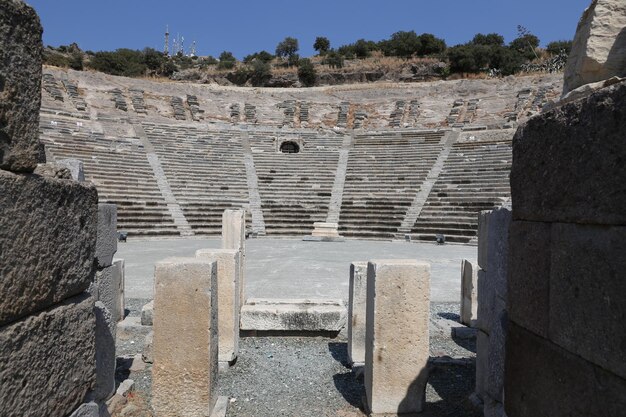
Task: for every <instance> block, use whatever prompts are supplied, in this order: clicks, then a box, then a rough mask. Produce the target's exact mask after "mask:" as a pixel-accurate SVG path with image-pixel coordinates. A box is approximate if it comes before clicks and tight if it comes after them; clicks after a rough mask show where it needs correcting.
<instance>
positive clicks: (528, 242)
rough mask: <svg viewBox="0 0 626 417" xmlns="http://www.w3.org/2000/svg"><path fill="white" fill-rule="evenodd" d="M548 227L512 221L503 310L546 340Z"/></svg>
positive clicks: (537, 223) (548, 278) (548, 257)
mask: <svg viewBox="0 0 626 417" xmlns="http://www.w3.org/2000/svg"><path fill="white" fill-rule="evenodd" d="M550 230H551V228H550V224H549V223H540V222H522V221H514V222H513V223H511V229H510V236H509V241H510V242H511V245H515V250H512V251H511V253H510V266H509V268H510V271H509V282H508V285H509V290H508V300H507V310H508V314H509V318H510V319H511V320H513V321H514V322H516V323H517V324H518V325H520V326H522V327H524V328H526V329H528V330H530V331H532V332H534V333H536V334H538V335H540V336H543V337H548V316H549V294H550V242H551V236H550Z"/></svg>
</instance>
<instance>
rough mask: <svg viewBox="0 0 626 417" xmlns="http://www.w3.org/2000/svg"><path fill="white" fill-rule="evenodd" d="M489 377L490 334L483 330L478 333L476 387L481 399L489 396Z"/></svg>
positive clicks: (483, 399)
mask: <svg viewBox="0 0 626 417" xmlns="http://www.w3.org/2000/svg"><path fill="white" fill-rule="evenodd" d="M488 378H489V336H488V335H487V333H485V332H483V331H480V330H479V331H478V334H477V335H476V388H475V392H476V394H477V395H478V398H480V399H481V401H483V402H484V401H485V399H486V398H487V396H488V394H487V379H488Z"/></svg>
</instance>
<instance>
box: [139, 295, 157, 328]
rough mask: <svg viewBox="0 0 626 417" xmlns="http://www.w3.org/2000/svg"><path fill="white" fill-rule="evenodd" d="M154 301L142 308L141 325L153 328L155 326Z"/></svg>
mask: <svg viewBox="0 0 626 417" xmlns="http://www.w3.org/2000/svg"><path fill="white" fill-rule="evenodd" d="M153 317H154V300H152V301H150V302H149V303H147V304H145V305H144V306H143V307H141V325H142V326H152V325H153V324H154V320H153Z"/></svg>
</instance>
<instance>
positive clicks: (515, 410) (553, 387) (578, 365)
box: [504, 322, 626, 417]
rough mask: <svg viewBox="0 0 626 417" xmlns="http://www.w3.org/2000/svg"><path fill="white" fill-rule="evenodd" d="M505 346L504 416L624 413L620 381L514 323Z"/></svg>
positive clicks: (625, 390) (625, 389) (607, 416)
mask: <svg viewBox="0 0 626 417" xmlns="http://www.w3.org/2000/svg"><path fill="white" fill-rule="evenodd" d="M506 348H507V352H506V375H507V378H506V385H505V393H504V399H505V410H506V414H507V416H508V417H537V416H575V417H588V416H598V415H601V416H603V417H619V416H623V415H624V410H626V381H625V380H624V379H622V378H619V377H617V376H615V375H614V374H611V373H609V372H607V371H606V370H604V369H602V368H600V367H598V366H595V365H593V364H591V363H590V362H587V361H586V360H584V359H582V358H580V357H579V356H577V355H573V354H571V353H570V352H567V351H566V350H564V349H562V348H560V347H558V346H556V345H555V344H553V343H551V342H550V341H548V340H546V339H543V338H540V337H539V336H537V335H535V334H533V333H531V332H529V331H527V330H525V329H523V328H522V327H519V326H517V325H516V324H515V323H513V322H511V323H509V329H508V340H507V345H506Z"/></svg>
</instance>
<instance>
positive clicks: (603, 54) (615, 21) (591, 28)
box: [563, 0, 626, 94]
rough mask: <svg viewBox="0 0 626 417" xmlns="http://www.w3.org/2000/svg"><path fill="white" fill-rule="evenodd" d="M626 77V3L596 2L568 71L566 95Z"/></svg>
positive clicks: (613, 0) (579, 30) (577, 37)
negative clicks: (610, 79) (597, 82)
mask: <svg viewBox="0 0 626 417" xmlns="http://www.w3.org/2000/svg"><path fill="white" fill-rule="evenodd" d="M625 75H626V3H624V2H623V0H593V2H592V3H591V5H590V6H589V7H588V8H587V10H585V12H584V13H583V15H582V17H581V19H580V21H579V22H578V27H577V28H576V35H575V36H574V42H573V44H572V50H571V52H570V55H569V59H568V60H567V65H566V67H565V75H564V82H563V94H567V93H568V92H569V91H571V90H573V89H575V88H577V87H580V86H581V85H584V84H589V83H593V82H596V81H601V80H606V79H608V78H611V77H613V76H619V77H623V76H625Z"/></svg>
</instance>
